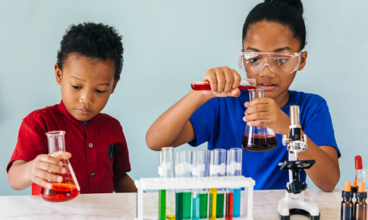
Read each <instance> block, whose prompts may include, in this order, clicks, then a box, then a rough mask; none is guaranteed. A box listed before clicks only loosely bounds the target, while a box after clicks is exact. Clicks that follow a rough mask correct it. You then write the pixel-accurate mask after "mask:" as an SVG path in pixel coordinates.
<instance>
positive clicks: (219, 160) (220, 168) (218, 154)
mask: <svg viewBox="0 0 368 220" xmlns="http://www.w3.org/2000/svg"><path fill="white" fill-rule="evenodd" d="M225 163H226V150H224V149H215V150H213V151H212V152H211V159H210V175H211V176H212V177H215V176H217V177H219V176H225ZM224 196H225V195H224V189H223V188H218V189H210V219H216V218H223V217H224Z"/></svg>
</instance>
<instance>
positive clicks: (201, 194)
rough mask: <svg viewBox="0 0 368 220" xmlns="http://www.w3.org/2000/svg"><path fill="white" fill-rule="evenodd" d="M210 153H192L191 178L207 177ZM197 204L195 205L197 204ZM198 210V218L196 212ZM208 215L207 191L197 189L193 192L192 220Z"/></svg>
mask: <svg viewBox="0 0 368 220" xmlns="http://www.w3.org/2000/svg"><path fill="white" fill-rule="evenodd" d="M209 165H210V151H209V150H197V151H193V170H192V175H193V177H209V170H210V166H209ZM197 201H198V203H195V202H197ZM198 210H199V216H197V212H198ZM207 214H208V189H198V190H195V193H194V192H193V216H192V218H193V219H198V218H200V219H205V218H207Z"/></svg>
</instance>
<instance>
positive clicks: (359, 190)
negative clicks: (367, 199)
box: [358, 181, 364, 193]
mask: <svg viewBox="0 0 368 220" xmlns="http://www.w3.org/2000/svg"><path fill="white" fill-rule="evenodd" d="M358 192H360V193H363V192H364V182H362V181H360V182H359V188H358Z"/></svg>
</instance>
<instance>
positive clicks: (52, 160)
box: [35, 154, 62, 166]
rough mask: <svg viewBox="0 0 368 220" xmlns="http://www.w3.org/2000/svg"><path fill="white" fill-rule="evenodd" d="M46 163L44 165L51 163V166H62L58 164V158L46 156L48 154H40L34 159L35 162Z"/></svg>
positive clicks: (60, 163)
mask: <svg viewBox="0 0 368 220" xmlns="http://www.w3.org/2000/svg"><path fill="white" fill-rule="evenodd" d="M40 161H42V162H46V163H51V164H55V165H60V166H61V165H62V162H60V159H58V158H55V157H53V156H51V155H48V154H41V155H38V156H37V157H36V159H35V162H36V163H37V162H40Z"/></svg>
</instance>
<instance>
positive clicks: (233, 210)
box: [225, 148, 243, 220]
mask: <svg viewBox="0 0 368 220" xmlns="http://www.w3.org/2000/svg"><path fill="white" fill-rule="evenodd" d="M242 153H243V150H242V149H241V148H231V149H230V150H228V151H227V160H226V176H241V175H242ZM240 197H241V188H237V189H227V190H226V205H225V219H226V220H231V219H232V218H233V217H240Z"/></svg>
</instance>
